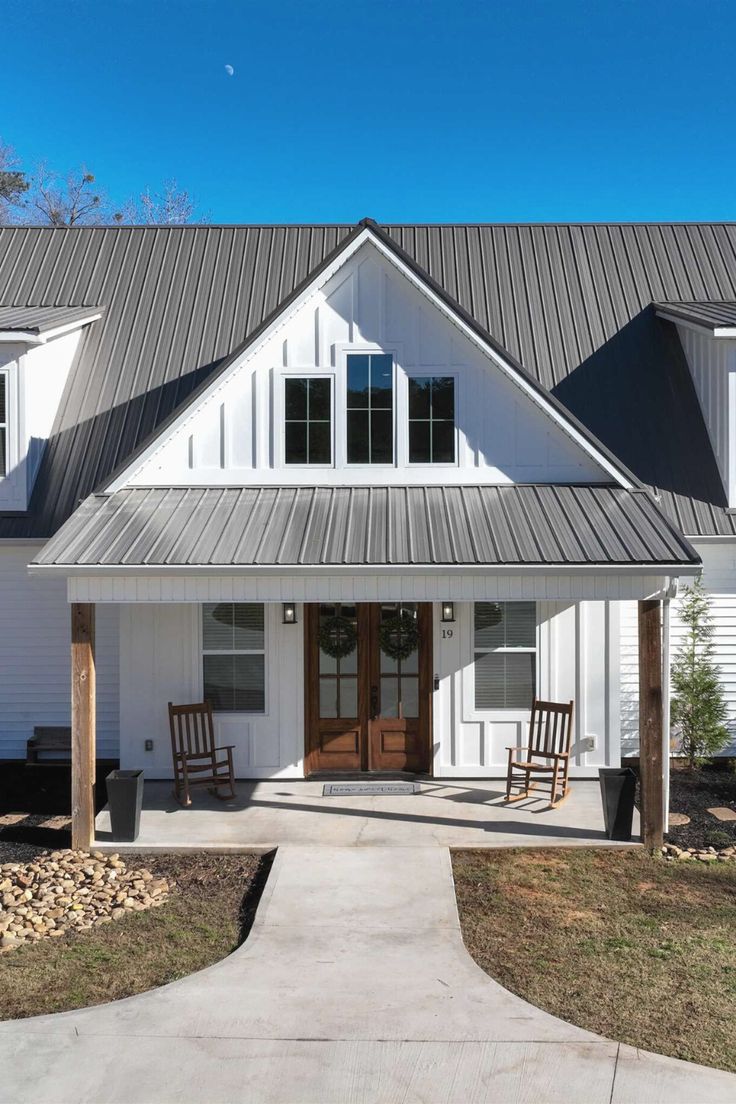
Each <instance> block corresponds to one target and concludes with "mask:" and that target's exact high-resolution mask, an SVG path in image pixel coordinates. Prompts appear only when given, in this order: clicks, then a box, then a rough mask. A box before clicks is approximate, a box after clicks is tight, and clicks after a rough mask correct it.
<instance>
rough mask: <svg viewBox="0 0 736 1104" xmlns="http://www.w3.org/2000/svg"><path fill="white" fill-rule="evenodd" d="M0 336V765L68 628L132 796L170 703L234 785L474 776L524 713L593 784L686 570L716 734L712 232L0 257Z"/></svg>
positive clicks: (365, 237) (13, 749)
mask: <svg viewBox="0 0 736 1104" xmlns="http://www.w3.org/2000/svg"><path fill="white" fill-rule="evenodd" d="M0 342H1V343H2V344H0V365H1V367H0V393H1V394H2V397H3V421H2V422H1V423H0V434H2V437H1V438H0V440H2V442H3V448H4V460H3V463H4V468H3V471H4V479H3V481H2V483H0V496H4V497H2V499H1V500H0V508H1V509H2V511H3V512H2V515H1V516H0V527H1V529H0V537H1V538H2V544H1V545H0V588H1V589H0V592H1V593H2V596H3V599H4V601H3V602H2V606H1V607H0V608H2V610H3V615H4V617H5V619H6V620H5V632H4V633H3V634H2V638H1V640H0V647H1V648H2V655H1V657H0V658H1V662H0V702H2V706H3V708H2V710H1V711H0V753H1V754H2V755H3V756H4V757H6V758H7V757H14V756H21V755H23V754H24V753H25V745H26V741H27V739H28V738H29V737H30V736H31V734H32V731H33V728H34V726H38V725H51V724H68V723H69V717H70V691H69V686H70V670H69V603H71V604H72V608H73V610H74V611H75V616H76V617H77V618H78V619H79V618H80V617H81V618H82V621H83V622H84V625H83V632H84V631H87V630H88V629H89V627H90V624H91V620H92V614H93V613H94V621H95V626H96V645H95V652H96V683H97V685H96V733H97V753H98V754H99V755H105V756H116V755H119V757H120V761H121V765H122V766H124V767H143V768H144V769H145V771H146V775H147V777H159V778H165V777H170V776H171V754H170V745H169V734H168V717H167V711H166V703H167V702H168V701H170V700H173V701H182V702H184V701H196V700H200V699H202V698H203V697H207V698H208V699H209V700H211V701H212V703H213V705H214V708H215V712H216V724H217V728H218V732H219V735H220V737H221V739H222V742H225V743H228V744H233V745H234V746H235V765H236V773H237V774H238V776H240V777H245V778H262V779H275V778H300V777H304V776H305V775H306V776H308V775H310V774H314V773H316V772H319V773H324V772H342V773H343V774H344V773H350V774H354V773H356V772H363V771H396V770H400V771H410V772H415V773H422V774H425V773H427V774H433V775H434V776H436V777H464V778H468V777H483V776H494V775H499V774H501V773H502V772H503V770H504V763H505V752H504V748H505V747H506V746H507V745H509V744H516V743H518V742H519V737H520V736H521V733H522V729H523V726H524V725H525V722H526V721H527V720H528V715H529V706H530V703H531V700H532V697H533V696H534V695H535V694H536V695H537V696H539V697H547V698H554V699H558V700H567V699H570V698H572V699H574V700H575V704H576V712H575V733H574V742H573V754H574V766H573V771H572V773H573V774H577V775H578V776H586V775H587V776H591V775H593V774H594V773H595V772H596V771H597V768H598V767H599V766H602V765H608V764H617V763H618V762H619V761H620V759H621V756H622V754H627V753H632V752H634V751H636V750H637V746H638V744H637V734H638V727H639V725H638V704H637V687H638V670H637V667H638V647H637V640H636V603H637V602H641V601H642V600H647V601H648V602H649V603H650V605H651V604H652V603H654V604H656V603H659V602H662V604H663V608H664V610H665V619H666V621H665V623H667V618H668V613H667V608H668V604H669V601H670V599H671V598H673V597H674V596H675V595H676V593H677V589H678V586H679V585H680V584H681V583H683V582H687V581H688V580H691V579H692V578H693V577H694V576H695V575H697V574H699V573H700V571H701V567H702V568H703V569H704V575H705V580H706V583H707V585H708V586H709V588H710V589H711V591H712V592H713V595H714V609H715V614H716V619H717V643H718V648H719V659H720V661H721V663H722V673H723V679H724V683H725V686H726V690H727V693H728V695H729V701H730V702H731V703H732V704H733V708H734V716H733V723H734V724H736V666H734V663H733V659H732V655H731V651H732V634H731V633H730V625H729V620H730V610H731V608H732V606H733V594H734V592H735V591H736V561H735V558H734V553H735V551H736V527H734V517H733V514H732V512H731V508H732V506H733V505H734V504H736V474H735V473H736V459H735V457H736V444H735V442H736V436H735V435H734V418H735V417H736V390H735V389H734V385H733V382H732V381H733V378H734V372H736V227H733V226H729V225H707V226H705V225H677V226H675V225H661V226H659V225H658V226H648V225H647V226H643V225H640V226H619V225H615V226H614V225H611V226H580V225H578V226H452V227H435V226H430V227H385V228H384V227H379V226H378V225H377V224H375V223H373V222H372V221H370V220H364V221H363V222H361V223H359V224H358V225H357V226H355V227H352V228H351V227H342V226H340V227H216V226H214V227H167V228H123V227H119V228H76V229H71V230H66V229H36V228H34V229H19V228H14V229H3V230H0ZM29 565H30V566H29ZM674 605H675V607H676V602H675V603H674ZM399 623H400V624H402V625H403V626H404V628H405V630H406V631H405V632H404V634H403V637H402V643H403V644H404V645H405V646H404V647H403V648H400V649H399V651H400V652H401V653H402V654H398V653H397V650H396V648H395V647H392V641H394V643H395V641H396V629H397V625H398V624H399ZM672 623H673V627H672V637H673V642H676V637H677V631H678V630H677V620H676V615H675V616H674V617H673V619H672ZM668 640H669V636H668ZM407 641H408V644H407V643H406V642H407ZM664 651H665V663H666V654H667V648H666V647H665V649H664ZM665 681H666V680H665ZM665 713H666V709H665ZM665 719H666V718H665Z"/></svg>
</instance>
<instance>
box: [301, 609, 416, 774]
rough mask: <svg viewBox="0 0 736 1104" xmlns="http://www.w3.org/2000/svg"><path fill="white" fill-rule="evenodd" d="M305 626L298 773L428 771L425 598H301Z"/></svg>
mask: <svg viewBox="0 0 736 1104" xmlns="http://www.w3.org/2000/svg"><path fill="white" fill-rule="evenodd" d="M305 634H306V638H305V645H306V648H305V652H306V671H305V676H306V755H305V773H306V774H307V775H310V774H313V773H315V772H325V771H326V772H335V773H339V774H356V773H359V772H370V771H375V772H378V771H388V772H391V771H406V772H409V773H416V774H424V773H428V772H429V770H430V764H431V727H432V716H431V712H432V606H431V603H416V602H375V603H373V602H371V603H357V604H353V605H351V604H349V603H328V604H322V605H309V606H307V607H306V610H305Z"/></svg>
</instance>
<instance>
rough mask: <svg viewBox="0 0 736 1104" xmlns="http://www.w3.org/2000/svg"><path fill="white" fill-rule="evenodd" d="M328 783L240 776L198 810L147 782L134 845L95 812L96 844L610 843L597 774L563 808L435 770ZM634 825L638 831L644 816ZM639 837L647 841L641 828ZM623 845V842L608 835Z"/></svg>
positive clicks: (199, 797)
mask: <svg viewBox="0 0 736 1104" xmlns="http://www.w3.org/2000/svg"><path fill="white" fill-rule="evenodd" d="M323 785H324V783H323V782H305V781H300V780H298V779H297V780H293V781H280V782H239V783H238V784H237V787H236V788H237V797H236V799H235V800H234V801H217V800H216V799H215V798H213V797H211V796H210V795H209V794H206V793H196V794H195V796H194V798H193V805H192V807H191V808H190V809H182V808H181V807H180V806H179V805H178V804H177V803H176V801H175V800H174V797H173V793H172V784H171V782H147V783H146V786H145V793H144V799H143V813H142V816H141V831H140V835H139V836H138V839H137V840H136V842H135V844H115V843H113V841H112V839H111V836H110V817H109V814H108V812H107V809H106V808H105V809H103V810H102V812H100V813H99V814H98V816H97V819H96V822H95V823H96V841H95V843H96V846H98V847H101V848H103V849H105V848H107V849H110V848H120V849H122V850H129V849H131V848H135V849H137V850H141V851H151V850H159V849H160V850H166V851H168V850H177V849H188V848H197V849H199V848H203V847H210V848H212V849H214V850H223V851H225V850H244V851H248V850H270V849H271V848H273V847H278V846H279V845H280V844H286V843H290V844H307V845H309V844H330V845H332V846H351V845H356V844H357V845H361V844H363V845H373V846H376V845H383V846H397V847H416V846H421V845H426V844H432V843H436V844H438V845H439V846H443V847H544V846H550V845H552V846H584V845H586V844H587V845H591V844H592V845H596V846H598V845H601V844H609V841H608V840H606V838H605V836H604V833H603V815H602V811H601V799H600V790H599V786H598V782H597V781H588V780H585V781H578V782H573V784H572V792H571V795H570V798H569V799H568V801H567V802H566V803H565V804H564V805H563V806H562V807H561V808H559V809H557V810H554V811H552V810H550V809H548V808H547V802H546V801H545V800H544V799H532V798H530V799H528V800H525V801H520V802H517V803H515V804H513V805H510V806H507V805H505V804H504V802H503V788H502V783H501V782H500V781H498V780H493V779H490V780H480V779H473V780H472V781H469V782H463V781H458V780H456V779H455V780H452V781H441V780H439V779H427V780H426V781H423V782H422V786H421V792H420V793H417V794H411V795H406V796H398V797H397V796H380V797H374V796H360V797H343V796H341V797H323V796H322V790H323ZM634 831H635V833H638V831H639V820H638V815H636V816H635V821H634ZM634 841H635V842H638V835H635V837H634ZM609 845H610V846H617V845H616V844H609Z"/></svg>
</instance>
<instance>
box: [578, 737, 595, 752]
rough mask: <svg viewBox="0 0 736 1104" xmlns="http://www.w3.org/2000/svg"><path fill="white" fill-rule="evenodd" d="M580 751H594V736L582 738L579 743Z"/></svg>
mask: <svg viewBox="0 0 736 1104" xmlns="http://www.w3.org/2000/svg"><path fill="white" fill-rule="evenodd" d="M580 750H581V751H595V736H583V738H582V740H581V741H580Z"/></svg>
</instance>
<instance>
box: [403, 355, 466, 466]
mask: <svg viewBox="0 0 736 1104" xmlns="http://www.w3.org/2000/svg"><path fill="white" fill-rule="evenodd" d="M409 463H411V464H454V463H455V380H454V379H453V377H452V376H412V377H410V378H409Z"/></svg>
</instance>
